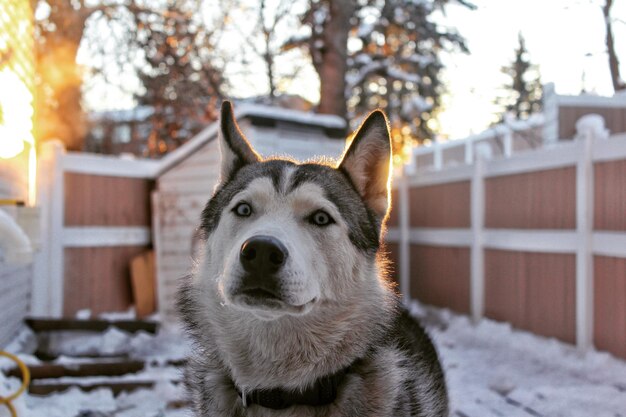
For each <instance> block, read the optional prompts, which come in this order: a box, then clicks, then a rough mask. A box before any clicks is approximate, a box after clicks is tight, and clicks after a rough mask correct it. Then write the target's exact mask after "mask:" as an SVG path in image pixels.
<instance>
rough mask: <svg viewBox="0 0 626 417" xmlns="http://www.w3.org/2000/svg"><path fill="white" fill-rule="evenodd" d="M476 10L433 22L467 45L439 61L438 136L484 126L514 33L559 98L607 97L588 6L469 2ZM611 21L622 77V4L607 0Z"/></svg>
mask: <svg viewBox="0 0 626 417" xmlns="http://www.w3.org/2000/svg"><path fill="white" fill-rule="evenodd" d="M473 3H474V4H475V5H476V6H477V9H476V10H468V9H467V8H465V7H461V6H451V7H448V9H447V12H446V16H445V17H444V16H438V17H437V21H438V22H439V23H440V24H442V25H446V26H452V27H456V28H457V29H458V31H459V33H460V34H461V35H463V36H464V37H465V39H466V41H467V45H468V47H469V49H470V54H469V55H461V54H455V55H449V56H446V57H445V58H444V63H445V65H446V70H445V74H444V77H445V80H446V81H447V85H448V90H449V94H448V95H447V96H446V97H445V98H444V105H445V109H444V112H443V113H442V114H441V117H440V124H441V128H442V133H444V134H447V135H449V136H450V138H460V137H464V136H466V135H468V134H470V133H478V132H480V131H482V130H483V129H484V128H485V126H487V125H488V124H489V123H490V122H491V118H492V117H493V113H494V111H495V108H494V106H493V100H494V98H495V97H496V95H497V94H498V88H499V87H500V86H501V85H502V84H503V83H504V82H505V81H506V78H503V75H502V74H501V73H500V68H501V67H502V66H503V65H507V64H508V63H510V62H511V61H512V60H513V59H514V50H515V48H516V47H517V45H518V40H517V37H518V33H520V32H521V33H522V35H523V36H524V38H525V40H526V47H527V49H528V52H529V57H530V60H531V62H533V63H535V64H537V65H538V66H539V71H540V73H541V79H542V82H543V83H544V84H545V83H547V82H552V83H554V84H555V87H556V92H557V93H559V94H572V95H577V94H579V93H580V91H581V89H582V86H583V82H582V79H583V72H584V73H585V90H586V91H589V92H594V93H597V94H599V95H612V94H613V87H612V85H611V76H610V72H609V65H608V58H607V54H606V53H605V50H606V48H605V43H604V42H605V33H606V32H605V28H604V16H603V15H602V10H601V8H600V6H599V2H598V1H590V0H579V1H576V0H473ZM614 3H615V4H614V5H613V8H612V14H613V16H614V17H615V18H619V19H621V20H622V21H621V22H616V23H614V35H615V39H616V49H617V54H618V56H619V57H621V64H622V65H621V71H622V76H626V65H624V64H625V63H626V0H615V1H614Z"/></svg>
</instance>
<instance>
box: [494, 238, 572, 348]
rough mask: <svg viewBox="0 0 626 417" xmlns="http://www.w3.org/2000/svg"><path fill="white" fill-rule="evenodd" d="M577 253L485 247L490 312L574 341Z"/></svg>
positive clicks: (519, 325) (539, 332)
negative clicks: (533, 251)
mask: <svg viewBox="0 0 626 417" xmlns="http://www.w3.org/2000/svg"><path fill="white" fill-rule="evenodd" d="M575 290H576V257H575V255H567V254H565V255H564V254H553V253H531V252H513V251H504V250H492V249H489V250H486V251H485V315H486V316H487V317H489V318H492V319H495V320H501V321H508V322H510V323H511V324H513V325H514V326H515V327H518V328H521V329H525V330H530V331H531V332H534V333H537V334H540V335H542V336H547V337H556V338H558V339H560V340H563V341H565V342H569V343H574V341H575V339H576V337H575V333H576V323H575V320H576V300H575Z"/></svg>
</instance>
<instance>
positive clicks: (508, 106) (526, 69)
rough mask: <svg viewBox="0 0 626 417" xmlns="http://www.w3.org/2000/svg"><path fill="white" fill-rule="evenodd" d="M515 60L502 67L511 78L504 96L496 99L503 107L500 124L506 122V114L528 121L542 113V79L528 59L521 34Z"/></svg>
mask: <svg viewBox="0 0 626 417" xmlns="http://www.w3.org/2000/svg"><path fill="white" fill-rule="evenodd" d="M518 42H519V44H518V46H517V48H516V49H515V59H514V60H513V62H511V63H510V64H509V65H507V66H504V67H502V69H501V72H502V73H503V74H505V75H506V76H507V77H508V78H509V80H510V81H509V82H507V83H506V84H505V85H504V86H503V87H502V88H503V90H504V91H503V94H502V95H501V96H500V97H498V98H496V100H495V103H496V104H497V105H498V106H499V107H501V109H502V112H501V113H500V114H499V115H498V122H501V121H503V120H504V118H505V115H506V114H511V115H513V116H515V117H516V118H518V119H527V118H528V117H529V116H530V115H531V114H533V113H537V112H540V111H541V96H542V87H541V77H540V75H539V68H538V67H537V66H536V65H534V64H532V63H531V62H530V60H529V57H528V50H527V49H526V42H525V41H524V37H523V36H522V34H521V33H520V34H519V35H518Z"/></svg>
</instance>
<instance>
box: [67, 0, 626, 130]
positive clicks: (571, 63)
mask: <svg viewBox="0 0 626 417" xmlns="http://www.w3.org/2000/svg"><path fill="white" fill-rule="evenodd" d="M212 1H216V0H212ZM217 1H219V0H217ZM471 1H472V2H473V4H475V5H476V6H477V8H476V10H470V9H468V8H466V7H463V6H460V5H455V4H451V5H449V6H448V7H447V8H446V13H445V15H442V14H440V13H438V14H436V15H435V17H434V19H435V20H436V21H437V22H438V23H439V24H441V25H444V26H450V27H454V28H456V29H457V30H458V32H459V33H460V34H461V35H462V36H463V37H465V39H466V42H467V45H468V47H469V49H470V53H469V54H460V53H456V54H447V55H445V56H443V62H444V64H445V67H446V68H445V70H444V72H443V79H444V82H445V83H446V84H447V88H448V94H446V95H445V96H444V98H443V104H444V108H443V111H442V113H441V115H440V118H439V121H440V130H441V133H442V136H443V137H444V138H449V139H457V138H463V137H465V136H468V135H470V134H472V133H479V132H481V131H482V130H484V129H485V128H486V127H487V126H488V125H489V124H490V123H491V122H492V120H493V118H494V113H495V112H496V111H497V109H496V107H495V106H494V104H493V101H494V99H495V98H496V97H497V95H498V92H499V89H500V88H501V86H502V85H503V84H504V83H505V82H506V78H505V77H504V76H503V75H502V73H501V72H500V68H501V67H502V66H504V65H507V64H509V63H510V62H511V61H512V60H513V59H514V50H515V48H516V47H517V45H518V33H521V34H522V35H523V36H524V38H525V40H526V47H527V49H528V52H529V57H530V60H531V62H532V63H534V64H537V65H538V67H539V71H540V73H541V77H542V82H543V83H547V82H552V83H554V84H555V87H556V91H557V93H559V94H573V95H576V94H579V93H580V91H581V89H582V88H583V84H584V88H585V90H586V91H589V92H592V93H594V94H600V95H612V94H613V89H612V86H611V77H610V73H609V67H608V58H607V55H606V52H605V49H606V48H605V39H604V38H605V28H604V17H603V15H602V10H601V7H600V3H602V2H603V0H471ZM209 2H210V1H209ZM451 3H454V1H451ZM614 3H615V4H614V5H613V9H612V15H613V16H614V18H616V19H617V20H618V21H617V22H615V23H614V35H615V39H616V50H617V54H618V56H619V57H621V63H622V65H621V68H622V75H623V76H626V0H614ZM243 27H246V26H243ZM239 30H241V28H240V29H239ZM79 58H80V56H79ZM281 59H283V58H281ZM285 59H287V60H289V59H290V57H285ZM280 66H281V68H284V65H282V64H281V65H280ZM583 74H584V83H583ZM300 76H301V79H302V81H301V82H294V83H292V84H291V85H287V86H285V87H286V89H287V92H289V93H297V94H301V95H303V96H305V98H307V99H312V100H316V99H317V98H318V95H319V92H318V91H317V89H316V88H317V87H316V86H317V85H318V83H317V81H316V78H315V77H316V75H315V73H314V71H313V70H312V68H309V69H308V70H306V71H304V72H303V73H301V74H300ZM256 77H257V78H255V75H254V74H248V75H246V77H245V80H242V82H238V83H236V84H237V86H236V88H235V89H234V91H232V94H233V96H235V97H237V96H245V95H246V93H248V95H257V94H260V93H261V92H259V91H252V90H254V86H255V85H256V86H257V87H258V85H264V84H265V81H264V80H261V79H260V78H258V77H263V75H262V74H256ZM133 82H136V80H129V83H130V84H132V83H133ZM103 87H104V86H102V85H97V84H96V85H93V86H92V88H90V91H89V92H88V96H87V102H88V103H90V104H93V107H94V108H98V109H103V108H106V107H108V106H109V103H115V104H116V105H117V106H118V107H119V106H120V105H121V106H125V107H128V106H130V105H132V99H130V98H129V97H128V95H127V94H126V95H125V93H123V92H121V93H120V92H115V91H111V90H110V89H109V91H104V89H103ZM250 91H252V94H249V93H250ZM103 97H105V98H104V99H103Z"/></svg>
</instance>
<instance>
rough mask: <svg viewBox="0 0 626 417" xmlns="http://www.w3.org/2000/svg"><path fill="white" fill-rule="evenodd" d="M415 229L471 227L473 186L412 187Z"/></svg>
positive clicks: (454, 183) (455, 184) (412, 221)
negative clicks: (471, 194)
mask: <svg viewBox="0 0 626 417" xmlns="http://www.w3.org/2000/svg"><path fill="white" fill-rule="evenodd" d="M409 204H410V213H411V220H410V223H411V226H412V227H450V228H464V227H470V182H469V181H459V182H453V183H449V184H438V185H429V186H425V187H412V188H411V189H410V190H409Z"/></svg>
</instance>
